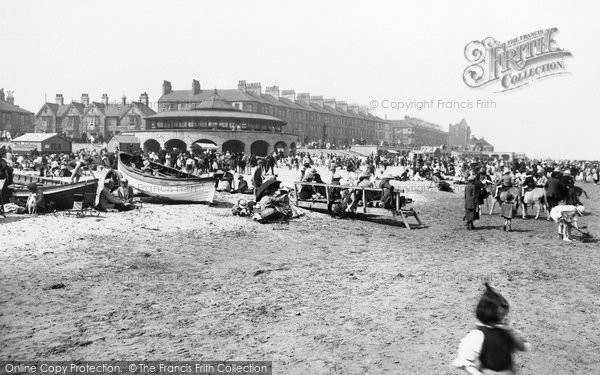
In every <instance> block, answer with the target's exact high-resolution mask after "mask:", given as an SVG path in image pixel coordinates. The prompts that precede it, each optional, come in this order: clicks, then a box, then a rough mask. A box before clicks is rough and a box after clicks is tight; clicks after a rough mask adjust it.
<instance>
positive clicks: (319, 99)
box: [310, 96, 323, 107]
mask: <svg viewBox="0 0 600 375" xmlns="http://www.w3.org/2000/svg"><path fill="white" fill-rule="evenodd" d="M310 104H317V105H319V106H321V107H322V106H323V97H322V96H311V97H310Z"/></svg>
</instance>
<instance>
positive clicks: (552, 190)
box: [546, 177, 565, 198]
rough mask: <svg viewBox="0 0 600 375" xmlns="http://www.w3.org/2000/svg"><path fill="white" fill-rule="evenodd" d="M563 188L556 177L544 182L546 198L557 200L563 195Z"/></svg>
mask: <svg viewBox="0 0 600 375" xmlns="http://www.w3.org/2000/svg"><path fill="white" fill-rule="evenodd" d="M564 190H565V186H564V185H563V184H562V182H561V181H560V180H559V179H558V178H556V177H550V178H549V179H548V182H546V196H547V197H551V198H559V197H561V196H563V195H564Z"/></svg>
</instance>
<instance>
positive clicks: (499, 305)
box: [452, 283, 529, 375]
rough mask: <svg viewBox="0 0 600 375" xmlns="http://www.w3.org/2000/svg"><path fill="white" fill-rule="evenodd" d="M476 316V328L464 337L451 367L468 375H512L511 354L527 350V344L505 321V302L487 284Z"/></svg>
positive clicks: (507, 320)
mask: <svg viewBox="0 0 600 375" xmlns="http://www.w3.org/2000/svg"><path fill="white" fill-rule="evenodd" d="M485 287H486V290H485V292H484V293H483V295H482V296H481V299H480V300H479V303H478V304H477V309H476V311H475V315H476V317H477V319H478V320H479V323H477V328H475V329H473V330H472V331H471V332H469V333H468V334H467V336H465V337H464V338H463V339H462V340H461V342H460V347H459V349H458V356H457V358H456V359H455V360H454V362H452V365H453V366H455V367H458V368H461V369H463V370H465V371H466V372H467V373H469V374H471V375H480V374H483V375H486V374H503V375H514V374H515V370H514V363H513V355H512V354H513V352H515V351H525V350H528V349H529V343H528V342H527V341H526V340H525V339H524V338H523V337H522V335H521V333H520V332H519V331H517V330H515V329H514V328H513V327H512V325H511V323H510V320H509V318H508V309H509V305H508V301H507V300H506V299H505V298H504V297H503V296H502V295H501V294H499V293H498V292H496V291H495V290H494V289H492V287H490V285H489V284H488V283H485Z"/></svg>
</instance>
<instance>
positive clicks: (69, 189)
mask: <svg viewBox="0 0 600 375" xmlns="http://www.w3.org/2000/svg"><path fill="white" fill-rule="evenodd" d="M38 189H40V190H41V191H42V192H43V193H44V200H45V201H46V205H47V206H50V205H52V203H53V206H54V208H56V209H58V210H70V209H72V208H73V203H74V202H75V196H76V195H80V196H84V194H85V193H92V194H96V193H97V191H98V180H97V179H94V180H87V181H80V182H76V183H74V184H68V183H65V184H56V185H54V184H52V185H50V184H48V185H43V186H40V187H38ZM29 194H30V192H29V191H28V190H26V189H15V190H13V197H15V198H16V199H18V200H20V201H23V202H26V201H27V198H28V197H29Z"/></svg>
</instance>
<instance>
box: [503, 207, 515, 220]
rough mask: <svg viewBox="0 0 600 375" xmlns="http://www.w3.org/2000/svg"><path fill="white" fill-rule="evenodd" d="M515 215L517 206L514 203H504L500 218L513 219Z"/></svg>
mask: <svg viewBox="0 0 600 375" xmlns="http://www.w3.org/2000/svg"><path fill="white" fill-rule="evenodd" d="M514 215H515V205H514V204H512V203H502V206H501V207H500V216H502V217H503V218H505V219H512V218H513V216H514Z"/></svg>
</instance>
